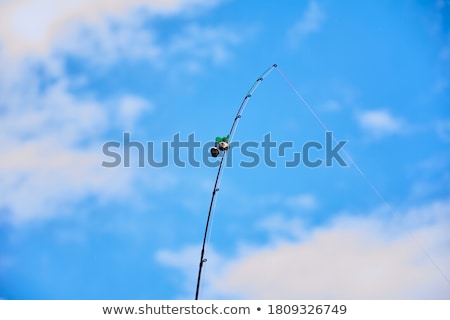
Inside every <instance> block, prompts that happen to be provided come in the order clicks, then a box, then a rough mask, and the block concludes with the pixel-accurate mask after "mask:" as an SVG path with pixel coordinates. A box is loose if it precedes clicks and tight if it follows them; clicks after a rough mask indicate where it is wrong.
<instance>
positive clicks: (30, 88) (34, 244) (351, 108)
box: [0, 0, 450, 299]
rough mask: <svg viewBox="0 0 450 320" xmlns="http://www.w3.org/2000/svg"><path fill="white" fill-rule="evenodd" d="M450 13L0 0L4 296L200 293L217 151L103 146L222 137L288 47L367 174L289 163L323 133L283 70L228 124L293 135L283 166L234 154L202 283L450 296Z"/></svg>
mask: <svg viewBox="0 0 450 320" xmlns="http://www.w3.org/2000/svg"><path fill="white" fill-rule="evenodd" d="M449 10H450V3H449V2H448V1H446V0H439V1H395V2H394V1H371V2H364V3H361V2H360V1H347V2H345V5H344V4H342V3H341V2H337V1H281V2H280V1H278V2H276V3H274V2H261V3H258V4H256V3H254V2H249V1H239V2H238V1H232V0H223V1H222V0H216V1H206V0H173V1H164V2H162V1H151V0H150V1H143V0H132V1H121V0H119V1H114V2H110V1H106V0H105V1H103V0H101V1H100V0H98V1H65V2H64V3H61V4H59V3H58V4H56V3H54V2H53V1H46V0H35V1H31V0H24V1H21V2H16V1H2V2H0V18H1V21H2V24H1V27H0V70H1V72H0V128H1V130H0V142H1V143H0V152H1V155H2V156H1V157H0V191H1V196H0V298H4V299H192V298H193V297H194V294H195V281H196V276H197V268H198V262H199V257H200V245H201V241H202V237H203V230H204V226H205V222H206V215H207V212H208V206H209V201H210V197H211V191H212V188H213V183H214V178H215V175H216V169H215V168H210V167H207V166H205V165H201V166H200V167H198V168H194V167H192V166H189V165H188V166H186V167H185V168H180V167H177V166H176V165H175V164H174V161H173V154H172V153H170V154H169V156H170V157H169V158H170V161H169V165H168V166H167V167H164V168H154V167H151V166H149V165H146V166H145V167H144V168H139V167H138V165H137V164H138V159H137V153H136V150H134V152H133V153H132V159H131V167H129V168H124V167H123V166H118V167H115V168H105V167H102V166H101V164H102V161H109V160H111V159H110V158H108V157H106V156H105V155H104V154H103V153H102V146H103V144H104V143H106V142H108V141H117V142H121V143H122V146H123V134H124V133H125V132H127V133H130V135H131V138H132V140H133V141H139V142H142V143H144V144H145V143H147V142H148V141H150V142H153V143H154V145H155V149H156V151H155V152H156V154H157V155H158V156H161V147H160V146H161V145H162V143H163V142H164V141H172V139H173V137H174V136H175V135H176V134H179V136H180V137H181V139H182V140H187V138H188V136H189V135H190V134H194V135H195V138H196V139H197V140H198V141H199V142H201V143H202V144H204V143H207V142H210V141H212V140H214V139H215V137H216V136H220V135H225V134H226V133H227V132H228V130H229V128H230V126H231V123H232V120H233V117H234V114H235V112H236V110H237V108H238V107H239V104H240V103H241V101H242V99H243V97H244V96H245V94H246V93H247V91H248V90H249V88H250V87H251V85H252V83H253V82H254V81H255V80H256V78H257V77H258V76H259V75H260V74H261V73H262V72H263V71H264V70H265V69H266V68H268V67H269V66H271V65H272V64H273V63H277V64H278V66H279V69H280V70H281V71H282V72H283V73H284V74H285V75H286V76H287V77H288V79H289V80H290V81H291V82H292V84H293V85H294V86H295V88H296V89H297V90H298V91H299V92H300V93H301V94H302V96H303V97H304V98H305V99H306V101H307V102H308V103H309V104H310V106H311V107H312V109H314V111H315V112H316V113H317V114H318V116H319V117H320V118H321V119H322V121H323V122H324V123H325V124H326V126H327V127H328V128H329V129H330V130H331V131H333V134H334V136H335V137H336V139H337V140H339V141H340V140H346V141H348V142H347V144H346V145H345V150H346V151H347V152H348V153H349V154H350V155H351V157H352V159H353V160H354V161H355V162H356V164H357V165H358V166H359V168H360V169H361V170H362V172H363V175H361V174H360V173H359V172H358V170H357V169H356V168H355V167H354V166H353V165H350V166H348V167H341V166H338V165H337V163H336V162H334V164H333V166H331V167H326V166H323V165H322V166H319V167H317V168H308V167H305V166H304V165H299V166H296V167H295V168H285V166H284V163H285V161H286V157H287V158H288V159H290V157H291V156H292V152H294V151H301V148H302V145H304V144H305V143H307V142H309V141H318V142H320V143H324V141H325V130H324V128H323V127H322V126H321V125H320V123H319V122H318V121H317V120H316V119H315V118H314V116H313V115H312V114H311V112H310V111H309V110H308V108H307V107H306V106H305V104H304V103H303V102H302V101H301V100H300V99H299V98H298V97H297V96H296V95H295V93H294V91H293V90H292V89H291V88H290V87H289V86H288V84H287V83H286V82H285V81H284V79H283V77H282V76H281V75H280V73H279V72H278V71H277V70H274V71H272V73H270V74H269V75H268V77H267V78H266V79H265V80H264V81H263V83H262V84H261V86H260V87H259V88H258V89H257V91H256V92H255V94H254V95H253V96H252V98H251V99H250V101H249V103H248V105H247V108H246V109H245V112H244V114H243V117H242V119H241V121H240V124H239V126H238V128H237V131H236V134H235V136H234V141H237V142H240V143H244V142H246V141H247V142H248V141H256V142H261V141H262V140H263V138H264V135H266V134H267V133H270V134H271V137H272V139H273V140H274V141H278V142H283V141H292V142H293V145H294V149H293V150H290V151H289V152H288V154H287V155H286V157H278V158H277V157H275V155H273V156H274V157H273V159H274V160H275V161H276V164H277V165H276V167H275V168H270V167H268V166H266V165H264V163H261V164H260V165H259V166H257V167H254V168H242V167H240V166H239V161H240V160H243V159H244V160H245V159H246V158H245V157H244V156H242V155H241V154H240V153H239V152H234V153H233V162H232V166H231V167H227V168H225V169H224V174H223V179H222V181H221V188H220V191H219V193H218V197H217V202H216V207H215V211H214V215H213V224H212V229H211V232H210V238H209V241H208V244H207V253H206V257H207V259H208V262H207V263H206V264H205V269H204V273H203V281H202V287H201V294H200V297H201V298H202V299H207V298H209V299H224V298H225V299H235V298H236V299H448V298H450V284H449V282H448V280H447V279H448V278H450V234H449V233H448V230H449V228H450V198H449V191H450V188H449V186H450V183H449V182H450V181H449V180H450V161H449V160H450V153H449V150H450V149H449V144H450V112H449V107H448V106H449V105H450V91H449V88H450V80H449V79H450V78H449V76H450V29H449V26H450V21H449V20H448V17H449V16H450V15H449ZM254 151H255V152H257V154H258V155H260V156H262V155H263V153H264V151H263V149H262V148H259V149H254ZM119 152H123V148H122V149H120V150H119ZM312 155H313V156H314V157H323V156H324V154H323V152H320V151H317V152H316V153H313V154H312ZM195 156H196V159H198V160H200V159H201V157H202V154H201V150H196V153H195ZM183 157H184V159H185V160H187V154H185V153H184V154H183V153H182V158H183ZM371 184H372V185H373V186H375V188H376V189H377V190H378V191H379V193H380V194H381V197H382V198H384V199H385V201H383V200H382V198H381V197H380V196H378V195H377V193H376V192H374V190H373V189H372V188H371ZM430 257H431V258H430Z"/></svg>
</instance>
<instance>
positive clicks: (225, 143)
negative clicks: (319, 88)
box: [195, 64, 277, 300]
mask: <svg viewBox="0 0 450 320" xmlns="http://www.w3.org/2000/svg"><path fill="white" fill-rule="evenodd" d="M276 67H277V65H276V64H273V65H271V66H270V67H269V68H267V70H266V71H264V72H263V73H262V74H261V75H260V76H259V77H258V79H256V81H255V82H254V83H253V85H252V86H251V87H250V90H248V92H247V94H246V95H245V97H244V99H243V100H242V103H241V105H240V106H239V109H238V111H237V112H236V116H235V117H234V121H233V124H232V125H231V129H230V131H229V133H228V135H227V136H226V137H223V138H220V137H217V138H216V145H215V146H214V147H213V148H211V155H212V156H213V157H218V156H219V154H220V151H223V152H222V156H221V159H220V164H219V168H218V169H217V175H216V180H215V182H214V188H213V191H212V196H211V202H210V204H209V210H208V217H207V218H206V227H205V234H204V236H203V245H202V251H201V254H200V264H199V267H198V278H197V289H196V290H195V300H198V295H199V292H200V281H201V277H202V270H203V264H204V263H205V262H206V261H207V260H206V259H205V247H206V239H207V236H208V231H209V225H210V221H211V213H212V211H213V205H214V200H215V198H216V193H217V191H219V188H218V186H219V179H220V175H221V173H222V164H223V160H224V159H225V154H226V152H227V151H228V149H229V142H230V140H231V139H232V137H233V134H234V132H235V131H236V127H237V124H238V122H239V119H240V118H241V115H242V112H243V111H244V109H245V106H246V105H247V103H248V100H249V99H250V97H251V96H252V94H253V93H254V92H255V90H256V89H257V88H258V87H259V85H260V84H261V82H262V81H263V80H264V78H265V77H267V76H268V75H269V73H270V72H272V70H273V69H275V68H276Z"/></svg>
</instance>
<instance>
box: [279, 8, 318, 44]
mask: <svg viewBox="0 0 450 320" xmlns="http://www.w3.org/2000/svg"><path fill="white" fill-rule="evenodd" d="M325 19H326V15H325V13H324V11H323V10H322V9H321V8H320V6H319V5H318V4H317V2H316V1H310V2H309V5H308V9H307V10H306V11H305V12H304V13H303V15H302V17H301V18H300V20H298V21H297V22H296V23H295V24H294V26H292V27H291V28H290V29H289V30H288V32H287V39H288V43H289V44H290V46H292V47H294V48H295V47H297V46H298V45H299V44H300V43H301V41H303V39H304V38H306V37H307V36H308V35H310V34H312V33H316V32H319V31H320V29H321V27H322V24H323V22H324V21H325Z"/></svg>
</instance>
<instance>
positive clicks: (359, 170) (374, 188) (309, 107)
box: [277, 68, 450, 284]
mask: <svg viewBox="0 0 450 320" xmlns="http://www.w3.org/2000/svg"><path fill="white" fill-rule="evenodd" d="M277 71H278V73H279V74H280V75H281V76H282V77H283V79H284V80H285V81H286V83H287V84H288V86H289V87H290V88H291V89H292V91H293V92H294V93H295V94H296V95H297V97H298V98H299V99H300V100H301V101H302V102H303V103H304V104H305V106H306V107H307V108H308V110H309V111H310V112H311V114H312V115H313V116H314V118H316V120H317V121H318V122H319V123H320V125H321V126H322V128H324V130H325V131H328V132H330V130H329V129H328V127H327V126H326V125H325V123H324V122H323V121H322V119H320V117H319V115H318V114H317V113H316V112H315V111H314V109H313V108H312V107H311V106H310V105H309V103H308V102H307V101H306V100H305V98H303V96H302V94H301V93H300V92H299V91H298V90H297V89H296V88H295V86H294V85H293V84H292V82H291V81H290V80H289V78H288V77H287V76H286V75H285V74H284V73H283V72H282V71H281V70H280V68H277ZM332 138H333V141H334V142H335V143H336V144H338V143H339V142H338V140H337V139H336V137H335V136H334V135H333V136H332ZM342 151H343V153H344V155H345V156H346V157H347V159H348V161H349V162H350V163H351V164H352V165H353V167H354V168H355V169H356V170H357V171H358V173H359V174H360V175H361V176H362V177H363V178H364V180H365V181H366V183H367V184H368V185H369V186H370V188H371V189H372V190H373V191H374V192H375V194H376V195H377V196H378V198H380V200H381V201H382V202H383V204H384V205H385V206H386V207H387V208H388V210H389V211H390V212H391V213H393V214H394V215H397V214H396V213H395V211H394V209H393V208H392V206H391V205H390V203H389V202H388V201H387V200H386V199H385V198H384V197H383V195H382V194H381V192H380V191H379V190H378V188H377V187H375V185H374V184H373V183H372V182H371V181H370V179H369V178H368V177H367V175H366V174H365V173H364V172H363V171H362V169H361V168H360V167H359V166H358V165H357V164H356V162H355V161H354V160H353V158H352V157H351V156H350V155H349V154H348V152H347V151H346V150H345V149H344V148H343V149H342ZM407 232H408V233H409V235H410V236H411V238H412V239H413V240H414V242H415V243H416V245H417V246H418V248H420V249H421V250H422V251H423V253H424V254H425V256H426V257H427V258H428V260H430V262H431V264H432V265H433V266H434V267H435V268H436V270H437V271H438V272H439V273H440V274H441V276H442V277H443V278H444V280H446V281H447V282H448V283H449V284H450V279H449V278H448V277H447V275H446V274H445V273H444V271H443V270H442V269H441V268H440V267H439V265H438V264H437V263H436V262H435V261H434V259H433V258H432V257H431V254H430V253H429V252H428V251H427V250H426V249H425V248H424V247H423V246H422V245H421V244H420V242H419V241H418V240H417V238H416V237H415V236H414V234H413V233H412V232H411V230H409V229H407Z"/></svg>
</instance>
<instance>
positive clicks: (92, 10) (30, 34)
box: [0, 0, 217, 56]
mask: <svg viewBox="0 0 450 320" xmlns="http://www.w3.org/2000/svg"><path fill="white" fill-rule="evenodd" d="M216 4H217V1H205V0H164V1H162V0H116V1H109V0H97V1H88V0H69V1H58V2H55V1H52V0H22V1H7V2H4V3H0V20H1V21H2V24H1V27H0V39H1V42H2V43H3V44H4V46H5V49H6V52H7V53H8V54H9V55H13V56H23V55H26V54H30V53H31V54H35V55H43V56H45V55H47V54H49V50H50V49H51V48H52V47H53V45H54V43H55V42H56V41H60V40H61V39H62V38H63V36H64V33H65V32H67V30H68V29H69V28H71V27H72V26H73V25H74V24H79V23H84V24H87V25H99V24H102V23H103V22H104V21H105V20H107V19H109V18H112V19H116V18H118V17H127V16H129V15H130V14H133V15H132V17H133V18H137V17H138V16H139V14H140V12H143V11H144V12H147V13H148V14H158V15H174V14H180V13H184V12H186V11H188V12H192V10H198V9H201V8H204V7H211V6H214V5H216Z"/></svg>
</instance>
